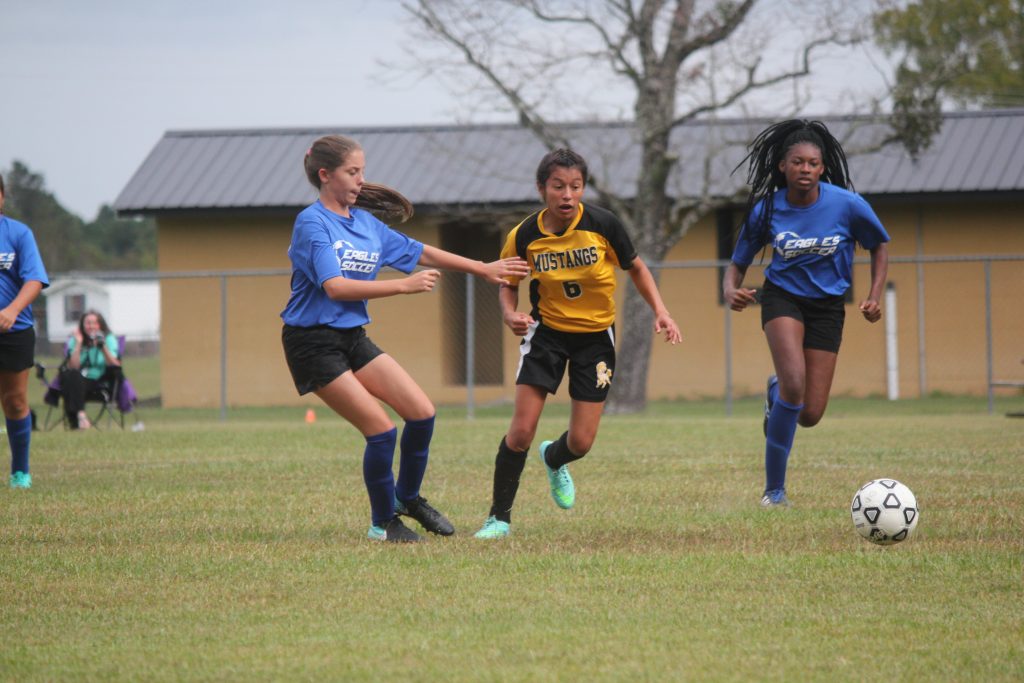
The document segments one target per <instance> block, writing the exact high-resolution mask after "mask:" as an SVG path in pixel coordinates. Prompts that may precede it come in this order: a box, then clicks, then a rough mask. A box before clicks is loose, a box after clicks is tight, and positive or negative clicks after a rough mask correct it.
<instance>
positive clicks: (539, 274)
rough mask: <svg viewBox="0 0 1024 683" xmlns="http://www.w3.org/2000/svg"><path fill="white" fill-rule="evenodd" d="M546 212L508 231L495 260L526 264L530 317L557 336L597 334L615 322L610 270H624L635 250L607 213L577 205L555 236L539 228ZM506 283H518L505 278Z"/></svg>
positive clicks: (627, 267) (613, 290)
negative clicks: (557, 332) (514, 258)
mask: <svg viewBox="0 0 1024 683" xmlns="http://www.w3.org/2000/svg"><path fill="white" fill-rule="evenodd" d="M546 211H547V210H546V209H545V210H543V211H540V212H539V213H535V214H533V215H532V216H530V217H528V218H527V219H526V220H524V221H523V222H522V223H520V224H519V225H517V226H516V227H515V228H513V229H512V232H510V233H509V234H508V239H507V240H506V241H505V247H504V248H503V249H502V250H501V257H502V258H508V257H511V256H519V257H520V258H523V259H525V260H526V261H527V262H529V264H530V305H531V311H530V315H531V316H533V319H534V320H542V321H543V322H544V324H545V325H547V326H548V327H550V328H553V329H556V330H561V331H562V332H600V331H602V330H606V329H608V328H609V327H611V325H612V323H614V322H615V266H619V267H621V268H622V269H623V270H629V269H630V268H631V267H632V266H633V259H635V258H636V250H635V249H634V248H633V243H632V242H631V241H630V239H629V235H627V234H626V229H625V228H624V227H623V225H622V222H621V221H619V219H618V218H617V217H616V216H615V214H613V213H612V212H610V211H607V210H606V209H602V208H600V207H595V206H586V207H585V206H584V205H583V204H582V203H581V204H580V206H579V210H578V212H577V214H576V219H575V220H574V221H573V222H572V224H571V225H569V227H568V228H566V229H565V231H564V232H562V233H561V234H559V235H555V234H553V233H551V232H550V231H548V230H547V229H545V227H544V214H545V213H546ZM510 282H512V284H518V283H519V281H518V280H516V279H515V278H510Z"/></svg>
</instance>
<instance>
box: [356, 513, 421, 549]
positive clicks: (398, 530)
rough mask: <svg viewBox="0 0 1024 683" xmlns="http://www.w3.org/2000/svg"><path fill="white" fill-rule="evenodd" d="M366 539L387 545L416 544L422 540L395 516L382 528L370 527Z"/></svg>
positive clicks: (373, 525)
mask: <svg viewBox="0 0 1024 683" xmlns="http://www.w3.org/2000/svg"><path fill="white" fill-rule="evenodd" d="M366 537H367V538H368V539H370V540H371V541H386V542H388V543H418V542H419V541H422V540H423V538H422V537H421V536H420V535H419V534H417V533H416V532H415V531H413V530H412V529H410V528H409V527H407V526H405V525H404V524H402V520H400V519H399V518H398V516H397V515H395V517H393V518H392V519H390V520H389V521H387V522H386V523H385V524H384V526H377V525H375V524H371V525H370V530H369V531H367V532H366Z"/></svg>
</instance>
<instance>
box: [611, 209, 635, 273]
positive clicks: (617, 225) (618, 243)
mask: <svg viewBox="0 0 1024 683" xmlns="http://www.w3.org/2000/svg"><path fill="white" fill-rule="evenodd" d="M606 237H607V238H608V243H609V244H610V245H611V247H612V254H611V256H612V257H613V258H614V260H615V261H616V262H617V263H618V265H619V267H620V268H622V269H623V270H629V269H630V268H632V267H633V261H635V260H636V256H637V254H636V247H634V246H633V240H631V239H629V233H628V232H626V226H624V225H623V224H622V221H620V220H619V219H618V217H617V216H615V215H614V214H612V215H611V220H610V221H609V224H608V234H607V235H606Z"/></svg>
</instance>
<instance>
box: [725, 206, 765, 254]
mask: <svg viewBox="0 0 1024 683" xmlns="http://www.w3.org/2000/svg"><path fill="white" fill-rule="evenodd" d="M763 210H764V204H763V203H762V204H758V205H757V206H755V207H754V210H753V211H751V212H750V215H749V216H747V219H746V220H745V221H743V227H741V228H740V234H739V237H737V238H736V247H735V248H734V249H733V251H732V259H731V260H732V262H733V263H735V264H736V265H738V266H749V265H750V264H751V263H753V262H754V257H755V256H756V255H757V252H759V251H761V249H762V248H764V242H763V241H761V239H760V238H759V237H757V236H755V235H754V231H753V230H752V229H751V227H750V226H751V225H752V224H753V225H756V224H757V223H758V222H759V220H760V216H761V212H762V211H763Z"/></svg>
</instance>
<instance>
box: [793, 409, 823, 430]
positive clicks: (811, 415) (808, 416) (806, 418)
mask: <svg viewBox="0 0 1024 683" xmlns="http://www.w3.org/2000/svg"><path fill="white" fill-rule="evenodd" d="M824 414H825V411H824V410H821V409H817V408H812V409H810V410H808V409H807V408H806V406H805V407H804V409H803V410H801V411H800V417H799V418H798V419H797V422H798V423H799V425H800V426H801V427H813V426H814V425H816V424H818V423H819V422H821V418H822V416H823V415H824Z"/></svg>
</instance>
